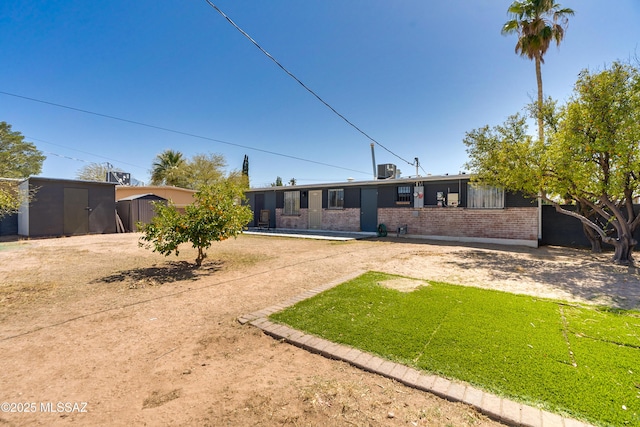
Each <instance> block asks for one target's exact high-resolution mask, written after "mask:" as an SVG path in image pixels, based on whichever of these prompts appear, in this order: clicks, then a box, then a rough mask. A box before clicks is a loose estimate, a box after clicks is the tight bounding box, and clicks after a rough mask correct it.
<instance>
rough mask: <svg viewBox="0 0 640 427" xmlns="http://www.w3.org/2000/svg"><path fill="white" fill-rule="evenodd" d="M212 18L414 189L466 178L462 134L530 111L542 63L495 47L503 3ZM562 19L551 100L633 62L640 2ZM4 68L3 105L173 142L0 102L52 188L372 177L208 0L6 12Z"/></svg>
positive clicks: (235, 6)
mask: <svg viewBox="0 0 640 427" xmlns="http://www.w3.org/2000/svg"><path fill="white" fill-rule="evenodd" d="M213 3H215V4H216V5H217V6H218V7H219V8H220V9H221V10H222V11H224V12H225V13H226V14H227V15H228V16H229V17H230V18H231V19H233V20H234V21H235V22H236V23H237V24H238V25H239V26H240V27H242V28H243V29H244V30H245V31H246V32H247V33H249V35H251V36H252V37H253V38H254V39H255V40H256V41H257V42H258V43H259V44H260V45H261V46H262V47H263V48H264V49H265V50H267V51H268V52H269V53H270V54H271V55H273V56H274V57H275V58H276V59H277V60H278V61H279V62H280V63H281V64H282V65H284V66H285V67H286V68H287V69H288V70H289V71H291V72H292V73H293V74H295V75H296V76H297V77H298V78H299V79H300V80H301V81H302V82H304V83H305V84H306V85H307V86H308V87H310V88H311V89H312V90H314V91H315V92H316V93H317V94H318V95H319V96H320V97H322V98H323V99H324V100H325V101H326V102H328V103H329V104H330V105H331V106H332V107H333V108H335V109H336V110H337V111H338V112H340V113H341V114H342V115H344V116H345V117H346V118H347V119H348V120H350V121H351V122H352V123H354V124H355V125H356V126H358V127H359V128H360V129H362V130H363V131H364V132H366V133H367V134H368V135H369V136H371V137H372V138H373V139H375V140H376V141H377V142H379V143H380V144H382V145H383V146H384V147H386V148H387V149H389V150H390V151H391V152H393V153H395V154H396V155H398V156H399V157H401V158H398V157H396V156H394V155H393V154H391V153H389V152H388V151H386V150H385V149H384V148H382V147H380V146H376V147H375V156H376V161H377V163H395V164H396V165H398V168H399V169H401V170H402V174H403V176H408V175H415V173H416V171H415V168H414V167H412V166H410V165H409V164H407V163H405V160H407V161H409V162H412V161H413V159H414V157H418V158H419V159H420V163H421V166H422V168H423V169H424V170H422V169H421V170H420V171H419V172H420V174H422V175H424V174H425V172H426V173H429V174H432V175H442V174H445V173H449V174H456V173H458V172H459V171H463V170H464V167H463V165H464V163H465V162H466V160H467V156H466V151H465V147H464V145H463V143H462V140H463V138H464V135H465V132H467V131H470V130H472V129H475V128H478V127H480V126H483V125H486V124H489V125H496V124H500V123H502V122H503V121H504V120H505V119H506V118H507V116H509V115H510V114H513V113H515V112H518V111H520V110H521V109H522V108H523V106H524V105H525V104H527V103H528V102H530V100H531V99H533V97H535V94H536V82H535V71H534V65H533V63H532V62H531V61H529V60H526V59H523V58H521V57H519V56H517V55H516V54H515V53H514V46H515V43H516V38H515V36H510V37H505V36H502V35H501V34H500V29H501V27H502V24H504V22H506V21H507V20H508V15H507V13H506V10H507V8H508V6H509V4H510V3H511V0H505V1H502V0H449V1H446V2H436V1H425V0H403V1H394V2H389V1H378V0H367V1H364V0H350V1H338V0H322V1H319V0H318V1H317V0H305V1H300V0H297V1H293V0H271V1H268V2H267V1H231V0H214V1H213ZM561 4H562V5H563V6H566V7H571V8H573V9H574V10H575V11H576V15H575V16H574V17H573V18H571V20H570V23H569V28H568V30H567V33H566V36H565V40H564V42H563V43H562V45H561V46H560V48H559V49H557V48H556V47H555V46H553V47H552V48H551V49H550V50H549V52H548V53H547V55H546V57H545V64H544V65H543V70H542V73H543V83H544V90H545V94H546V95H550V96H552V97H554V98H556V99H559V100H561V101H562V100H566V99H567V98H568V96H569V95H570V93H571V90H572V86H573V84H574V83H575V81H576V78H577V75H578V73H579V72H580V70H582V69H584V68H589V69H591V70H598V69H602V68H603V67H604V66H606V65H607V64H610V63H611V62H612V61H615V60H629V59H630V58H634V57H637V56H640V25H638V22H639V21H640V2H638V1H637V0H615V1H611V2H605V1H602V0H572V1H571V0H567V1H562V2H561ZM0 52H2V61H1V62H0V92H5V93H10V94H14V95H19V96H21V97H27V98H33V99H37V100H42V101H46V102H50V103H54V104H60V105H64V106H68V107H73V108H76V109H81V110H86V111H91V112H95V113H99V114H104V115H108V116H114V117H119V118H122V119H125V120H129V121H134V122H140V123H144V124H148V125H151V126H157V127H162V128H167V129H171V130H174V131H177V132H178V133H176V132H168V131H165V130H160V129H157V128H152V127H146V126H140V125H136V124H133V123H130V122H124V121H118V120H113V119H108V118H105V117H101V116H96V115H91V114H86V113H82V112H79V111H75V110H70V109H65V108H60V107H56V106H53V105H50V104H45V103H41V102H35V101H32V100H27V99H24V98H19V97H15V96H10V95H6V94H2V93H0V121H6V122H8V123H10V124H11V125H12V126H13V129H14V130H16V131H19V132H21V133H22V134H23V135H25V136H26V137H27V139H28V140H29V141H31V142H33V143H35V144H36V146H37V147H38V148H39V149H40V150H42V151H43V152H44V153H45V154H46V155H47V160H45V163H44V166H43V171H42V174H41V175H42V176H45V177H52V178H68V179H73V178H74V177H75V176H76V173H77V172H78V170H79V169H80V168H82V167H83V166H84V165H86V164H88V163H89V162H96V163H100V162H110V163H111V164H113V165H115V166H116V167H118V168H120V169H122V170H124V171H127V172H130V173H131V174H132V175H133V177H135V178H136V179H138V180H141V181H144V182H148V180H149V170H150V168H151V164H152V162H153V159H154V157H155V156H156V155H157V154H158V153H160V152H162V151H163V150H166V149H175V150H179V151H181V152H183V153H184V154H185V156H187V157H190V156H192V155H194V154H199V153H219V154H223V155H224V156H225V158H226V160H227V163H228V166H229V169H230V170H231V169H241V167H242V160H243V157H244V155H245V154H247V155H248V156H249V164H250V178H251V184H252V186H254V187H260V186H268V185H269V183H271V182H274V181H275V179H276V176H280V177H282V179H283V181H285V182H286V181H288V180H289V179H291V178H295V179H296V180H297V181H298V183H299V184H313V183H320V182H340V181H345V180H346V179H347V178H348V177H352V178H355V179H356V180H368V179H371V178H372V176H373V171H372V162H371V149H370V143H371V141H370V140H369V139H367V138H366V137H365V136H363V135H362V134H361V133H359V132H358V131H357V130H355V129H354V128H352V127H351V126H349V125H348V124H347V123H345V121H344V120H342V119H341V118H340V117H338V116H336V115H335V114H334V113H333V112H331V111H330V110H329V109H328V108H327V107H326V106H324V105H323V104H321V103H320V102H319V101H318V100H317V99H316V98H315V97H313V95H311V94H310V93H309V92H307V91H306V90H304V89H303V88H302V87H301V86H300V85H299V84H298V83H297V82H295V81H294V80H293V79H291V77H289V76H288V75H286V74H285V73H284V72H283V71H282V70H281V69H280V68H278V67H277V66H276V64H274V63H273V62H272V61H271V60H269V59H268V58H267V57H266V56H265V55H263V54H262V53H261V52H260V51H259V50H258V49H257V48H256V47H255V46H254V45H252V44H251V43H250V42H249V41H248V40H247V39H246V38H244V37H243V36H242V35H241V34H240V33H239V32H238V31H237V30H235V29H234V28H233V27H232V26H231V25H230V24H229V23H228V22H227V21H226V20H224V18H223V17H222V16H221V15H219V14H218V13H217V12H216V11H215V10H214V9H212V8H211V7H210V6H209V5H208V4H207V2H206V1H204V0H191V1H184V0H181V1H178V0H163V1H161V2H157V1H155V2H151V1H148V0H136V1H130V0H127V1H124V0H111V1H108V2H88V1H86V0H30V1H26V0H12V1H5V2H1V3H0ZM534 130H535V129H533V128H532V129H531V132H532V133H533V132H534ZM185 133H186V134H190V135H196V136H200V137H204V138H198V137H193V136H189V135H185ZM219 141H224V142H225V143H223V142H219ZM267 152H272V153H278V154H283V155H284V156H281V155H276V154H269V153H267ZM286 156H292V157H296V158H300V159H306V160H309V161H302V160H298V159H293V158H291V157H286ZM327 165H331V166H327Z"/></svg>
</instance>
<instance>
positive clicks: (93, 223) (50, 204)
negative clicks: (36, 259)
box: [18, 177, 116, 237]
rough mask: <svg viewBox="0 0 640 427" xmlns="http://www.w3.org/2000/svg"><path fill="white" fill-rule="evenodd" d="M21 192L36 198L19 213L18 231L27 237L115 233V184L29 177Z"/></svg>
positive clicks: (24, 182)
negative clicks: (32, 191) (33, 192)
mask: <svg viewBox="0 0 640 427" xmlns="http://www.w3.org/2000/svg"><path fill="white" fill-rule="evenodd" d="M19 188H20V191H25V192H26V191H28V190H35V191H36V193H35V197H34V198H33V200H32V201H31V202H30V203H25V204H24V205H23V206H22V207H21V208H20V212H19V213H18V234H19V235H21V236H29V237H44V236H72V235H79V234H102V233H115V232H116V200H115V198H116V197H115V194H116V189H115V184H111V183H107V182H95V181H75V180H67V179H51V178H39V177H31V178H28V179H26V180H24V181H22V182H21V183H20V185H19Z"/></svg>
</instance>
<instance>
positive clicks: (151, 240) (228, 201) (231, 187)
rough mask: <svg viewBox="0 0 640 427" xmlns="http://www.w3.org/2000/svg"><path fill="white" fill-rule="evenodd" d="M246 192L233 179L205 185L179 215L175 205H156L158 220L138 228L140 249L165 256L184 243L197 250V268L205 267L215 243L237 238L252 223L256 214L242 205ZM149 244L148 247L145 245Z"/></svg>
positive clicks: (176, 251)
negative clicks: (151, 250)
mask: <svg viewBox="0 0 640 427" xmlns="http://www.w3.org/2000/svg"><path fill="white" fill-rule="evenodd" d="M243 190H244V188H243V187H242V186H241V185H239V184H238V183H236V182H235V181H234V180H232V179H228V180H225V181H221V182H218V183H215V184H212V185H205V186H203V187H201V188H200V190H199V191H198V192H197V193H195V194H194V198H195V202H194V203H193V204H191V205H188V206H187V207H186V208H185V212H184V213H180V212H179V211H178V210H177V209H176V207H175V206H174V205H173V204H169V205H165V204H163V203H157V204H156V205H155V209H156V216H155V217H154V218H153V219H152V220H151V222H150V223H149V224H139V228H140V230H141V231H142V233H143V236H142V237H141V238H140V243H139V244H140V246H144V247H145V248H147V249H153V251H154V252H160V253H161V254H163V255H170V254H172V253H174V252H175V254H176V255H178V254H179V246H180V245H181V244H182V243H191V245H192V246H193V247H194V248H197V249H198V257H197V258H196V265H197V266H198V267H199V266H200V265H202V261H203V260H204V259H205V258H206V257H207V254H206V250H207V249H209V247H210V246H211V243H212V242H216V241H222V240H226V239H228V238H229V237H236V236H237V235H238V234H240V233H241V232H242V230H243V228H244V227H245V226H246V225H247V223H248V222H249V221H251V219H252V217H253V213H252V212H251V209H250V208H249V206H247V205H243V204H242V202H243V201H244V191H243ZM145 242H146V243H145Z"/></svg>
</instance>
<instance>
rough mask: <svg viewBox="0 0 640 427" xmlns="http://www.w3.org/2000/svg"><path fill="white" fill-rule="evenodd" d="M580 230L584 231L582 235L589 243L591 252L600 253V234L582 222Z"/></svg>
mask: <svg viewBox="0 0 640 427" xmlns="http://www.w3.org/2000/svg"><path fill="white" fill-rule="evenodd" d="M582 230H583V231H584V235H585V236H586V237H587V239H588V240H589V243H591V253H594V254H601V253H602V239H601V238H600V236H599V235H598V234H597V233H596V232H595V231H594V230H593V229H592V228H591V227H587V226H586V225H584V224H582Z"/></svg>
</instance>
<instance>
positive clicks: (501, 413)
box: [238, 271, 594, 427]
mask: <svg viewBox="0 0 640 427" xmlns="http://www.w3.org/2000/svg"><path fill="white" fill-rule="evenodd" d="M364 273H365V271H358V272H356V273H354V274H351V275H349V276H347V277H344V278H342V279H340V280H336V281H334V282H330V283H327V284H325V285H323V286H320V287H318V288H315V289H310V290H307V291H305V292H303V293H302V294H300V295H298V296H296V297H293V298H291V299H289V300H287V301H284V302H282V303H280V304H276V305H272V306H270V307H267V308H264V309H262V310H260V311H256V312H253V313H250V314H245V315H242V316H240V317H239V318H238V322H239V323H240V324H242V325H245V324H250V325H251V326H254V327H257V328H259V329H261V330H262V331H263V332H264V333H265V334H267V335H269V336H271V337H273V338H275V339H277V340H282V341H285V342H287V343H289V344H292V345H294V346H296V347H300V348H302V349H304V350H307V351H309V352H311V353H316V354H320V355H321V356H324V357H326V358H328V359H334V360H341V361H343V362H347V363H349V364H350V365H353V366H355V367H357V368H360V369H362V370H365V371H367V372H371V373H374V374H378V375H382V376H384V377H386V378H390V379H392V380H395V381H398V382H399V383H402V384H404V385H406V386H408V387H412V388H415V389H418V390H422V391H426V392H429V393H432V394H435V395H436V396H439V397H442V398H444V399H446V400H449V401H452V402H462V403H465V404H467V405H470V406H472V407H474V408H475V409H476V410H478V411H479V412H481V413H483V414H484V415H486V416H487V417H489V418H491V419H494V420H496V421H500V422H503V423H506V424H508V425H511V426H523V427H594V426H593V425H591V424H587V423H584V422H582V421H577V420H574V419H571V418H566V417H562V416H560V415H558V414H555V413H552V412H548V411H543V410H541V409H539V408H534V407H532V406H528V405H524V404H522V403H518V402H514V401H512V400H508V399H505V398H502V397H499V396H496V395H493V394H490V393H487V392H485V391H482V390H480V389H477V388H475V387H472V386H471V385H469V384H467V383H464V382H461V381H451V380H448V379H446V378H443V377H439V376H436V375H431V374H427V373H423V372H421V371H418V370H416V369H414V368H409V367H407V366H405V365H402V364H399V363H394V362H391V361H389V360H385V359H382V358H380V357H378V356H375V355H373V354H370V353H366V352H364V351H361V350H358V349H357V348H353V347H349V346H346V345H342V344H336V343H334V342H331V341H328V340H325V339H323V338H319V337H316V336H313V335H309V334H305V333H303V332H301V331H298V330H297V329H293V328H290V327H289V326H286V325H281V324H278V323H273V322H271V321H270V320H269V319H268V318H267V317H268V316H270V315H271V314H273V313H276V312H278V311H281V310H283V309H285V308H287V307H290V306H292V305H294V304H296V303H298V302H300V301H302V300H305V299H307V298H311V297H312V296H314V295H317V294H319V293H320V292H324V291H326V290H327V289H331V288H333V287H335V286H337V285H339V284H341V283H344V282H347V281H349V280H352V279H354V278H356V277H358V276H360V275H362V274H364Z"/></svg>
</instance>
